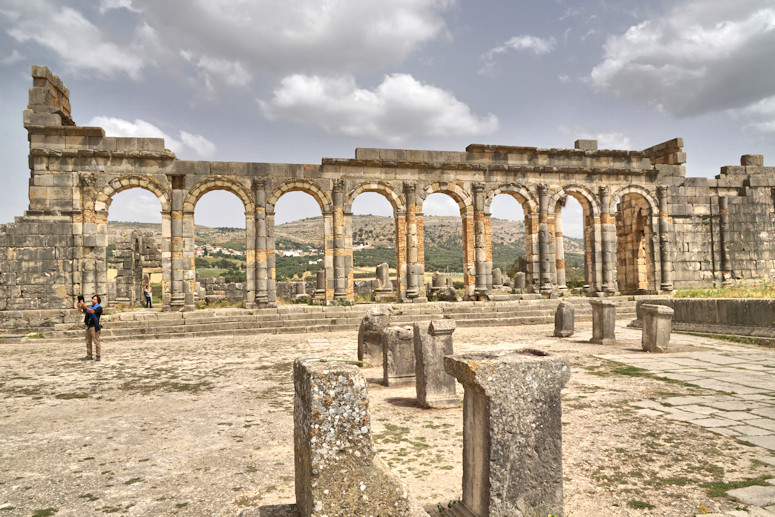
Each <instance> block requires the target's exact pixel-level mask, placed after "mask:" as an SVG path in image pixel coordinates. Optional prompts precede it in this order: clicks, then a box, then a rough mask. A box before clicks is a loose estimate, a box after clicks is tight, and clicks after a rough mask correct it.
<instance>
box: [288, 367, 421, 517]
mask: <svg viewBox="0 0 775 517" xmlns="http://www.w3.org/2000/svg"><path fill="white" fill-rule="evenodd" d="M293 382H294V386H295V393H296V395H295V399H294V459H295V461H294V464H295V469H296V505H297V507H298V509H299V513H300V514H301V516H302V517H310V516H320V517H323V516H327V517H335V516H339V517H351V516H353V515H375V516H376V515H386V516H387V515H392V516H396V517H400V516H418V517H419V516H424V517H427V515H428V514H427V513H426V512H425V511H424V510H423V509H422V507H421V506H420V504H419V503H418V502H417V501H416V500H414V499H413V498H412V497H411V496H410V495H409V493H408V492H407V490H406V487H405V486H404V484H403V483H402V482H401V480H400V478H399V477H398V476H397V475H396V474H394V473H393V472H392V471H391V470H390V468H389V467H388V466H387V465H386V464H385V463H384V462H383V461H382V460H381V459H380V458H379V456H377V454H376V451H375V448H374V442H373V440H372V438H371V423H370V421H369V398H368V395H367V393H366V380H365V379H364V378H363V375H362V374H361V372H360V370H359V369H358V367H356V366H354V365H349V364H345V363H342V362H340V361H339V360H337V359H333V360H328V359H325V358H318V357H302V358H299V359H296V361H294V364H293Z"/></svg>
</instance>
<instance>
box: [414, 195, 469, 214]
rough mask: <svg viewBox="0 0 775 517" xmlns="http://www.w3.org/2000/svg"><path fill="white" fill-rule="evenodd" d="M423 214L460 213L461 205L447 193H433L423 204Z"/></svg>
mask: <svg viewBox="0 0 775 517" xmlns="http://www.w3.org/2000/svg"><path fill="white" fill-rule="evenodd" d="M422 213H423V215H437V216H441V215H455V216H459V215H460V207H459V206H457V203H455V200H454V199H452V198H451V197H450V196H448V195H447V194H441V193H436V194H431V195H430V196H428V197H426V198H425V201H424V202H423V204H422Z"/></svg>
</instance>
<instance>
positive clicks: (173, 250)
mask: <svg viewBox="0 0 775 517" xmlns="http://www.w3.org/2000/svg"><path fill="white" fill-rule="evenodd" d="M177 180H178V178H177V177H175V178H173V182H172V184H173V186H172V199H171V207H170V262H171V264H170V276H171V281H170V284H169V285H168V286H167V287H168V288H169V293H170V307H169V308H170V310H180V309H183V308H184V307H185V304H186V296H185V293H184V291H183V272H184V271H185V270H186V265H185V264H184V263H183V199H184V192H183V189H181V188H179V187H180V186H179V185H178V183H179V181H177ZM193 215H194V214H193V213H191V214H188V217H190V218H192V219H193Z"/></svg>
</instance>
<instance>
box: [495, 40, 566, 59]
mask: <svg viewBox="0 0 775 517" xmlns="http://www.w3.org/2000/svg"><path fill="white" fill-rule="evenodd" d="M556 44H557V41H556V40H555V39H554V38H553V37H551V38H548V39H544V38H539V37H537V36H531V35H529V34H524V35H520V36H514V37H513V38H511V39H510V40H508V41H507V42H505V43H504V44H502V45H498V46H497V47H494V48H491V49H490V50H489V51H487V52H485V54H484V56H482V57H483V58H485V59H492V58H493V57H495V56H496V55H498V54H503V53H505V52H509V51H511V50H516V51H523V50H524V51H527V52H531V53H533V54H535V55H537V56H540V55H542V54H548V53H549V52H551V51H552V50H554V47H555V45H556Z"/></svg>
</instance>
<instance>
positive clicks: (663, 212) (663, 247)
mask: <svg viewBox="0 0 775 517" xmlns="http://www.w3.org/2000/svg"><path fill="white" fill-rule="evenodd" d="M657 197H658V198H659V259H660V262H661V266H662V284H661V285H660V288H661V289H662V290H663V291H672V290H673V263H672V261H671V260H670V255H671V251H672V250H671V241H670V224H669V219H668V212H667V187H665V186H660V187H657Z"/></svg>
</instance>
